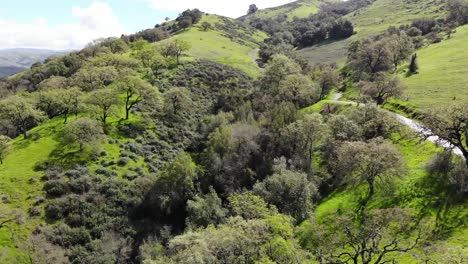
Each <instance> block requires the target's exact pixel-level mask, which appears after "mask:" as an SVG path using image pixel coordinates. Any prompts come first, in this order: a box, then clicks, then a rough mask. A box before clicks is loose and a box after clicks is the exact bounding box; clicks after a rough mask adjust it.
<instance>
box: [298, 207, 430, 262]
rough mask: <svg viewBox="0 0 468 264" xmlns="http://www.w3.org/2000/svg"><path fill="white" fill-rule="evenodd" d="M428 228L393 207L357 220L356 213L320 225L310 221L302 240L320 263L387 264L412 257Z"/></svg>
mask: <svg viewBox="0 0 468 264" xmlns="http://www.w3.org/2000/svg"><path fill="white" fill-rule="evenodd" d="M424 228H426V227H425V226H423V225H421V226H418V221H417V220H416V219H415V217H414V216H413V215H411V211H410V210H407V209H400V208H389V209H380V210H373V211H371V212H369V213H366V214H365V216H364V217H363V219H358V220H357V221H356V220H353V216H352V213H351V214H350V213H344V214H336V215H331V216H330V217H328V218H327V219H324V221H323V222H320V223H318V222H316V221H315V220H310V221H308V222H305V223H304V224H303V225H301V227H300V229H299V238H300V242H301V245H302V246H303V247H306V248H308V249H309V250H311V251H312V252H313V254H314V256H315V258H316V259H317V261H319V262H320V261H324V260H326V261H331V262H343V263H351V262H353V261H359V263H360V262H362V263H370V262H372V263H383V262H384V261H396V259H398V257H399V255H400V254H411V253H409V252H410V251H413V250H414V249H415V247H416V245H418V243H420V240H421V238H422V236H423V235H422V233H423V231H424Z"/></svg>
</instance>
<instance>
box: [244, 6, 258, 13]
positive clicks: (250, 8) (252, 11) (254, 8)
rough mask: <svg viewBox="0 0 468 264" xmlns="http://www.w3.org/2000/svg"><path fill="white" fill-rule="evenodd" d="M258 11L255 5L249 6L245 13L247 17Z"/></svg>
mask: <svg viewBox="0 0 468 264" xmlns="http://www.w3.org/2000/svg"><path fill="white" fill-rule="evenodd" d="M257 11H258V7H257V5H255V4H251V5H250V6H249V10H248V11H247V15H252V14H254V13H256V12H257Z"/></svg>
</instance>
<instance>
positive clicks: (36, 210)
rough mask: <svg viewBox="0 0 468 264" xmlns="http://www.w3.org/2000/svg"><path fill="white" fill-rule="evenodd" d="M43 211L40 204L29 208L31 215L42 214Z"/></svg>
mask: <svg viewBox="0 0 468 264" xmlns="http://www.w3.org/2000/svg"><path fill="white" fill-rule="evenodd" d="M41 213H42V209H41V208H40V207H39V206H33V207H31V208H30V209H29V215H30V216H31V217H34V216H40V215H41Z"/></svg>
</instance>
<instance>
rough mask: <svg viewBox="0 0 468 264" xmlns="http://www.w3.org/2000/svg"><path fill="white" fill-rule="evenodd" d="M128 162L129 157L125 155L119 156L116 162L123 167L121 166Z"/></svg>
mask: <svg viewBox="0 0 468 264" xmlns="http://www.w3.org/2000/svg"><path fill="white" fill-rule="evenodd" d="M129 162H130V159H129V158H127V157H121V158H120V159H119V162H118V164H119V166H122V167H123V166H126V165H127V164H128V163H129Z"/></svg>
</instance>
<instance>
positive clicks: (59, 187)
mask: <svg viewBox="0 0 468 264" xmlns="http://www.w3.org/2000/svg"><path fill="white" fill-rule="evenodd" d="M67 189H68V186H67V183H65V182H63V181H61V180H52V181H48V182H47V183H46V184H45V185H44V190H45V191H46V193H47V195H48V196H50V197H60V196H62V195H64V194H66V193H67Z"/></svg>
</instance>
